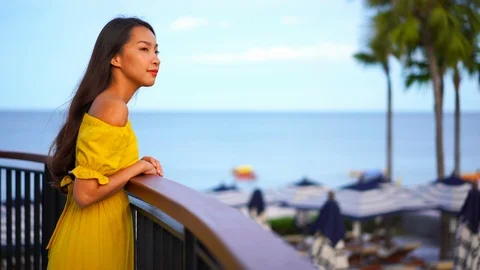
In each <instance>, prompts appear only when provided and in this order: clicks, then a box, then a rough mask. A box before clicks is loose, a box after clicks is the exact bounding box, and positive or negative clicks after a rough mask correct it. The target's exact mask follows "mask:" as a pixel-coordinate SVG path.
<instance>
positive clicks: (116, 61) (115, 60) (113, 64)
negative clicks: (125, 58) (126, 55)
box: [110, 54, 121, 67]
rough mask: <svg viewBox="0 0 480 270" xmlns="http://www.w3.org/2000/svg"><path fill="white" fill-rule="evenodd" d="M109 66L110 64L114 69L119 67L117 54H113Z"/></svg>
mask: <svg viewBox="0 0 480 270" xmlns="http://www.w3.org/2000/svg"><path fill="white" fill-rule="evenodd" d="M110 64H112V66H114V67H120V66H121V65H120V55H118V54H115V55H114V56H113V58H112V60H110Z"/></svg>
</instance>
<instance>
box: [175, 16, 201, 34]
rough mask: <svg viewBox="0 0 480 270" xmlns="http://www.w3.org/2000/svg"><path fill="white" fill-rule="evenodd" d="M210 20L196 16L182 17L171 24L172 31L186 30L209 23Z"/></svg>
mask: <svg viewBox="0 0 480 270" xmlns="http://www.w3.org/2000/svg"><path fill="white" fill-rule="evenodd" d="M207 24H208V21H207V20H206V19H203V18H196V17H187V16H186V17H180V18H178V19H176V20H175V21H174V22H173V23H171V24H170V27H169V29H170V31H184V30H190V29H194V28H197V27H200V26H204V25H207Z"/></svg>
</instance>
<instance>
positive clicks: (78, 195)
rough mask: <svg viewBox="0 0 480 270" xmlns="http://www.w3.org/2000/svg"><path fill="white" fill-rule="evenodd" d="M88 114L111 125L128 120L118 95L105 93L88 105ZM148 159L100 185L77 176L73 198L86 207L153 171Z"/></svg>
mask: <svg viewBox="0 0 480 270" xmlns="http://www.w3.org/2000/svg"><path fill="white" fill-rule="evenodd" d="M89 114H90V115H92V116H94V117H96V118H98V119H100V120H102V121H104V122H105V123H108V124H109V125H112V126H124V125H125V124H126V123H127V121H128V107H127V104H126V103H125V102H124V101H123V100H122V99H119V98H118V97H115V96H109V95H107V94H104V95H100V96H98V97H97V98H96V99H95V101H94V102H93V104H92V106H91V107H90V110H89ZM153 167H154V166H153V165H152V164H150V163H149V162H148V161H145V160H139V161H138V162H136V163H135V164H133V165H131V166H129V167H127V168H124V169H122V170H119V171H117V172H115V173H114V174H112V175H110V176H108V178H109V180H110V181H109V182H108V184H105V185H100V184H99V183H98V181H97V180H96V179H79V178H77V179H76V181H75V183H74V188H73V198H74V200H75V201H76V202H77V204H78V205H79V206H80V207H81V208H84V207H87V206H89V205H91V204H93V203H96V202H98V201H101V200H103V199H105V198H107V197H108V196H110V195H112V194H114V193H116V192H118V191H119V190H120V189H122V188H123V186H125V184H126V183H127V182H128V180H130V179H131V178H133V177H135V176H137V175H139V174H142V173H144V174H151V171H152V170H153V172H154V173H155V168H153Z"/></svg>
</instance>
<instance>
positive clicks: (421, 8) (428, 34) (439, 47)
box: [368, 0, 479, 259]
mask: <svg viewBox="0 0 480 270" xmlns="http://www.w3.org/2000/svg"><path fill="white" fill-rule="evenodd" d="M471 2H472V1H468V0H465V1H460V0H458V1H453V0H438V1H428V0H426V1H418V0H404V1H395V0H390V1H388V0H369V1H368V3H369V5H370V6H371V7H373V8H374V9H376V10H377V11H379V12H390V13H391V14H392V16H390V17H389V18H387V19H385V20H377V22H376V25H375V29H376V31H381V32H384V33H388V35H387V36H388V38H389V41H390V42H391V43H392V47H393V48H394V49H395V50H397V51H398V52H400V53H401V54H402V55H403V56H404V59H407V60H408V59H411V56H412V54H413V53H420V55H421V56H422V60H424V61H425V62H426V63H427V66H428V74H429V76H430V78H431V82H432V84H433V95H434V112H435V149H436V164H437V178H438V179H443V178H444V177H445V167H444V166H445V164H444V151H443V96H444V87H443V75H444V74H445V72H444V69H443V67H444V65H446V66H449V67H452V65H451V62H450V61H448V60H449V59H465V58H466V56H467V55H469V51H470V48H469V45H471V44H470V43H469V42H470V41H471V40H469V38H468V37H467V36H465V31H464V28H463V27H464V24H465V23H466V24H467V25H468V24H469V23H470V22H469V21H468V20H469V19H465V18H466V17H467V18H468V16H465V14H467V13H473V14H474V13H475V12H477V10H472V7H471V5H472V4H471ZM475 2H476V3H478V2H479V1H478V0H475ZM462 16H463V17H462ZM469 16H470V15H469ZM470 47H471V46H470ZM446 56H448V59H446ZM445 61H447V62H445ZM406 62H407V63H408V62H409V61H406ZM442 63H444V64H442ZM447 221H448V217H447V215H446V214H444V213H442V226H441V227H442V229H441V230H442V243H441V247H440V258H441V259H444V258H445V257H446V255H447V243H448V242H447V241H448V239H447V238H446V237H448V225H447V224H448V223H447Z"/></svg>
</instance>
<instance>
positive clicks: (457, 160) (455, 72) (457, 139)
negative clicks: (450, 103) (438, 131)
mask: <svg viewBox="0 0 480 270" xmlns="http://www.w3.org/2000/svg"><path fill="white" fill-rule="evenodd" d="M460 80H461V78H460V73H459V72H458V68H457V67H455V69H454V70H453V85H454V87H455V167H454V168H455V169H454V172H455V174H456V175H460Z"/></svg>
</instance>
